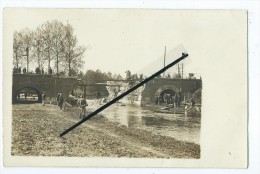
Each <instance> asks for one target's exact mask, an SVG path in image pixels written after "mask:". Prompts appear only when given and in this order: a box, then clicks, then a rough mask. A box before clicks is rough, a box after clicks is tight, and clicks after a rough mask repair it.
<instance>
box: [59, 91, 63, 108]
mask: <svg viewBox="0 0 260 174" xmlns="http://www.w3.org/2000/svg"><path fill="white" fill-rule="evenodd" d="M63 102H64V98H63V95H62V93H60V97H59V106H60V109H62V106H63Z"/></svg>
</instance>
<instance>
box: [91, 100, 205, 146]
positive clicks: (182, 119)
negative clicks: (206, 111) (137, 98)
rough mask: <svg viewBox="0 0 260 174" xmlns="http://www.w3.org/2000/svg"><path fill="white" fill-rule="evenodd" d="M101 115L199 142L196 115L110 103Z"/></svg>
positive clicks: (198, 125) (177, 137) (184, 139)
mask: <svg viewBox="0 0 260 174" xmlns="http://www.w3.org/2000/svg"><path fill="white" fill-rule="evenodd" d="M93 106H94V104H93V105H92V107H93ZM90 107H91V106H90ZM97 107H99V106H96V108H97ZM93 109H94V108H93ZM102 115H104V116H105V117H106V118H107V119H109V120H111V121H114V122H118V123H120V124H122V125H125V126H127V127H130V128H131V127H134V128H139V129H145V130H148V131H151V132H153V133H155V134H159V135H164V136H170V137H173V138H176V139H178V140H183V141H189V142H194V143H197V144H199V140H200V124H201V118H200V116H198V115H188V116H187V115H184V114H169V113H156V112H153V111H150V110H148V109H145V108H142V107H138V106H131V105H127V106H121V105H120V104H114V105H111V106H110V107H109V108H107V109H105V110H104V111H103V112H102Z"/></svg>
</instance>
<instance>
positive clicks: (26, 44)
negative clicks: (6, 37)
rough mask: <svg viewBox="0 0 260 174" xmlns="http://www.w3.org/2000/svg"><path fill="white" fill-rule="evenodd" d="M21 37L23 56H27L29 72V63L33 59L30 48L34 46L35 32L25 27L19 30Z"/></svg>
mask: <svg viewBox="0 0 260 174" xmlns="http://www.w3.org/2000/svg"><path fill="white" fill-rule="evenodd" d="M19 38H21V53H22V56H23V57H25V60H26V65H27V73H28V72H29V63H30V61H31V60H32V59H33V57H31V56H30V49H31V48H32V40H33V33H32V32H31V31H30V30H29V29H28V28H25V29H24V30H22V31H21V32H19Z"/></svg>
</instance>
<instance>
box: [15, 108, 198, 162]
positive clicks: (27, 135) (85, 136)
mask: <svg viewBox="0 0 260 174" xmlns="http://www.w3.org/2000/svg"><path fill="white" fill-rule="evenodd" d="M77 121H79V118H78V110H77V109H75V108H74V109H69V110H68V111H66V112H64V111H62V110H59V108H58V107H57V106H55V105H50V104H49V105H46V106H45V107H43V106H41V104H17V105H13V123H12V155H19V156H82V157H83V156H84V157H142V158H151V157H158V158H199V157H200V146H199V145H198V144H195V143H189V142H182V141H177V140H175V139H174V138H170V137H166V136H160V135H154V134H152V133H151V132H148V131H145V130H141V129H136V128H128V127H126V126H123V125H119V124H118V123H115V122H111V121H108V120H107V119H106V118H104V117H103V116H102V115H98V116H95V117H93V118H91V119H90V120H88V121H87V122H85V123H83V124H82V125H81V126H79V127H78V128H76V129H74V130H73V131H72V132H70V133H68V134H67V135H65V136H64V138H60V137H59V134H60V133H61V132H62V131H63V130H65V129H67V128H68V127H69V126H71V125H72V124H74V123H76V122H77Z"/></svg>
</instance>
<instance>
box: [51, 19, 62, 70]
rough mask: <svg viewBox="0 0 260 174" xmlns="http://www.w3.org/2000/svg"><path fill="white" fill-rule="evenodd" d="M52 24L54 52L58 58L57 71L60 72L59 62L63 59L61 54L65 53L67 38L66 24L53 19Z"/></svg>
mask: <svg viewBox="0 0 260 174" xmlns="http://www.w3.org/2000/svg"><path fill="white" fill-rule="evenodd" d="M50 25H51V26H52V29H53V30H52V52H53V54H54V57H55V59H56V64H55V67H56V73H59V63H60V62H61V61H62V59H60V58H61V56H65V54H64V43H63V42H64V40H65V35H66V33H65V26H64V25H63V24H62V23H61V22H59V21H57V20H54V21H51V23H50Z"/></svg>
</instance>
